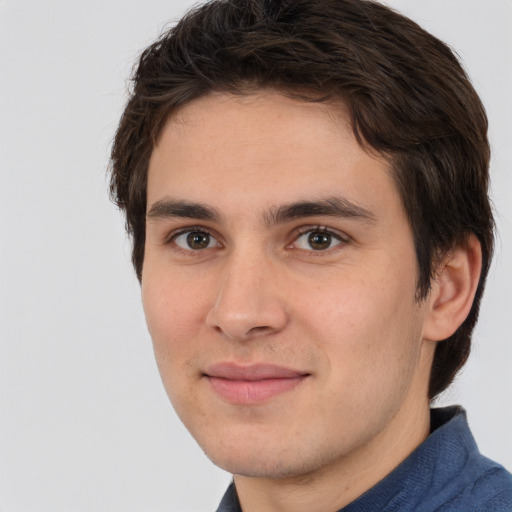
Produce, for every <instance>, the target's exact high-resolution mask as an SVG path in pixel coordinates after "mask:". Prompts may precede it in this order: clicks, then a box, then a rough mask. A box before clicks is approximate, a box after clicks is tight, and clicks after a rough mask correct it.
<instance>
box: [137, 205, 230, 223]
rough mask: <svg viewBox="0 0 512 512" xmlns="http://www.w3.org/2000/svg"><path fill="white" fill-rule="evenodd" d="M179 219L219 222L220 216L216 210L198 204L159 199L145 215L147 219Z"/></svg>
mask: <svg viewBox="0 0 512 512" xmlns="http://www.w3.org/2000/svg"><path fill="white" fill-rule="evenodd" d="M172 217H180V218H185V219H198V220H212V221H216V222H219V221H220V220H221V219H222V215H221V214H220V212H219V211H218V210H217V209H216V208H212V207H211V206H206V205H203V204H199V203H189V202H187V201H175V200H173V199H161V200H160V201H157V202H156V203H154V204H152V205H151V208H150V209H149V211H148V212H147V214H146V218H148V219H167V218H172Z"/></svg>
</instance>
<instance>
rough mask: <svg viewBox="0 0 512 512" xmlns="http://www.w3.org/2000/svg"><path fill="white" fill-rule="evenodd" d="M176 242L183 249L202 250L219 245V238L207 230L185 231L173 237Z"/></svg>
mask: <svg viewBox="0 0 512 512" xmlns="http://www.w3.org/2000/svg"><path fill="white" fill-rule="evenodd" d="M173 241H174V243H175V244H176V245H177V246H178V247H180V248H181V249H186V250H189V251H190V250H192V251H200V250H201V249H209V248H210V247H218V246H219V243H218V242H217V240H216V239H215V238H214V237H213V236H211V235H210V233H208V232H206V231H198V230H193V231H185V232H183V233H180V234H179V235H177V236H176V237H175V238H174V239H173Z"/></svg>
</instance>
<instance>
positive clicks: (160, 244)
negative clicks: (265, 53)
mask: <svg viewBox="0 0 512 512" xmlns="http://www.w3.org/2000/svg"><path fill="white" fill-rule="evenodd" d="M327 198H328V199H329V200H333V201H334V200H335V201H337V203H335V204H337V205H338V206H339V205H340V204H341V205H342V206H343V208H341V211H336V212H332V211H328V208H325V205H326V204H331V203H332V201H331V203H328V202H326V199H327ZM333 198H334V199H333ZM298 202H300V203H308V205H309V206H307V207H302V209H300V208H299V209H297V208H296V210H295V212H294V214H293V215H292V214H291V213H290V211H291V210H290V208H288V209H287V208H286V207H287V206H289V205H290V204H295V203H298ZM183 203H186V204H187V205H189V206H190V204H193V205H194V208H190V207H189V208H188V209H187V208H185V209H184V208H183V207H182V206H183ZM311 203H312V204H315V205H318V204H320V205H321V206H323V209H320V210H317V211H319V212H320V213H318V214H317V213H315V212H314V211H311V210H312V209H311ZM198 205H199V206H201V207H202V209H200V208H198V207H197V206H198ZM308 208H309V209H308ZM205 210H206V213H208V215H205ZM338 210H340V209H339V208H338ZM279 212H281V214H279ZM283 212H285V213H284V214H283ZM189 235H190V236H189ZM194 237H196V242H197V240H199V241H200V243H199V244H197V243H196V244H195V245H194V243H193V244H192V245H193V248H192V247H191V246H190V242H191V240H192V242H193V239H194ZM197 237H199V238H197ZM312 241H313V242H314V244H313V245H312ZM318 242H320V243H318ZM201 244H202V245H201ZM468 247H469V249H464V250H462V249H461V250H458V251H454V252H453V253H452V254H451V255H450V258H449V259H448V260H447V261H446V262H445V263H444V266H443V272H440V277H439V279H438V281H436V282H435V283H433V286H432V291H431V293H430V295H429V296H428V297H427V299H426V300H424V301H422V302H420V303H418V302H417V301H416V300H415V292H416V283H417V277H418V273H417V264H416V257H415V252H414V245H413V239H412V234H411V229H410V226H409V223H408V221H407V218H406V215H405V212H404V210H403V207H402V203H401V201H400V197H399V194H398V191H397V189H396V187H395V184H394V182H393V180H392V178H391V176H390V173H389V163H388V162H387V161H386V160H385V159H384V158H382V157H379V156H376V155H373V154H371V153H369V152H367V151H365V150H364V149H363V148H361V147H360V146H359V145H358V143H357V142H356V140H355V138H354V136H353V134H352V131H351V129H350V127H349V126H348V124H347V121H346V116H345V113H344V111H343V107H342V106H340V105H337V106H333V105H329V104H318V103H306V102H301V101H296V100H292V99H289V98H286V97H284V96H282V95H280V94H278V93H276V92H271V91H261V92H259V93H257V94H252V95H249V96H231V95H227V94H220V93H215V94H210V95H209V96H205V97H202V98H200V99H198V100H195V101H193V102H191V103H189V104H188V105H186V106H185V107H183V108H182V109H181V110H180V111H179V112H178V113H177V114H174V115H173V116H172V117H171V118H170V120H169V121H168V123H167V124H166V126H165V128H164V129H163V132H162V134H161V136H160V138H159V141H158V144H157V145H156V146H155V148H154V151H153V153H152V157H151V160H150V165H149V175H148V217H147V236H146V246H145V261H144V267H143V274H142V296H143V304H144V309H145V314H146V318H147V323H148V327H149V331H150V333H151V337H152V339H153V343H154V350H155V355H156V359H157V362H158V366H159V370H160V373H161V376H162V380H163V383H164V385H165V388H166V391H167V393H168V395H169V398H170V400H171V402H172V404H173V406H174V408H175V409H176V411H177V413H178V415H179V416H180V418H181V419H182V421H183V422H184V424H185V426H186V427H187V428H188V429H189V431H190V432H191V434H192V435H193V436H194V438H195V439H196V440H197V442H198V443H199V444H200V446H201V447H202V448H203V449H204V451H205V452H206V454H207V455H208V457H209V458H210V459H211V460H212V461H213V462H214V463H216V464H217V465H219V466H220V467H222V468H224V469H226V470H227V471H230V472H231V473H233V474H234V479H235V484H236V487H237V491H238V494H239V497H240V500H241V503H242V506H243V509H244V512H252V511H256V510H258V511H259V512H265V511H286V510H294V511H302V510H304V511H306V510H307V511H310V512H311V511H317V510H318V511H320V510H321V511H324V512H325V511H328V510H332V511H335V510H338V509H339V508H341V507H343V506H344V505H346V504H347V503H349V502H351V501H352V500H353V499H355V498H356V497H357V496H359V495H360V494H362V493H363V492H365V491H366V490H367V489H369V488H370V487H371V486H372V485H374V484H375V483H376V482H378V481H379V480H381V479H382V478H383V477H384V476H385V475H386V474H388V473H389V472H390V471H391V470H392V469H393V468H394V467H396V466H397V465H398V464H399V463H400V462H401V461H402V460H403V459H405V458H406V457H407V455H409V454H410V453H411V451H413V450H414V448H416V447H417V446H418V445H419V444H420V443H421V442H422V441H423V440H424V439H425V438H426V437H427V435H428V432H429V401H428V397H427V388H428V378H429V372H430V367H431V362H432V357H433V353H434V349H435V345H436V342H437V341H438V340H441V339H444V338H445V337H447V336H449V335H450V331H453V330H454V329H456V327H457V325H458V324H459V323H460V322H462V320H463V319H464V318H465V314H467V310H468V308H469V306H470V304H471V300H472V297H471V294H472V293H474V287H475V286H476V285H475V284H474V281H475V279H477V278H478V265H479V246H478V243H477V242H475V241H474V240H470V243H469V244H468ZM226 362H227V363H230V364H234V365H236V367H237V368H247V367H250V366H251V365H253V364H257V363H265V364H272V365H279V367H285V368H287V369H291V370H293V371H294V372H297V373H298V374H299V375H300V377H299V378H298V379H297V380H298V382H297V383H296V384H294V385H293V386H291V387H290V388H286V389H285V390H284V391H282V392H278V393H276V394H273V395H272V396H270V397H269V398H263V399H261V396H259V395H258V396H256V399H254V400H252V401H251V399H250V397H249V398H247V397H248V395H247V394H244V393H245V392H244V393H242V394H241V395H236V396H237V397H238V396H241V399H240V400H239V401H238V402H236V400H235V401H233V400H232V399H231V400H230V399H226V397H225V396H223V395H222V394H219V393H218V390H216V389H215V386H213V384H212V382H213V380H212V379H211V378H210V377H209V376H208V375H209V372H210V369H211V368H212V365H216V364H218V363H226ZM244 389H245V388H244ZM251 396H252V395H251ZM235 402H236V403H235Z"/></svg>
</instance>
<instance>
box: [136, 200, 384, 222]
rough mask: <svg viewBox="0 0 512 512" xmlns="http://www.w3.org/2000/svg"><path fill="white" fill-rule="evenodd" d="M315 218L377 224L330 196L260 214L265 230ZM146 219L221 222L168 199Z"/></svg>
mask: <svg viewBox="0 0 512 512" xmlns="http://www.w3.org/2000/svg"><path fill="white" fill-rule="evenodd" d="M315 216H327V217H336V218H347V219H354V220H358V221H362V222H366V223H371V224H374V223H375V222H376V221H377V218H376V217H375V215H374V214H373V213H372V212H371V211H369V210H367V209H365V208H363V207H362V206H359V205H357V204H355V203H353V202H351V201H349V200H348V199H346V198H342V197H334V196H333V197H327V198H324V199H319V200H315V201H310V200H305V201H294V202H292V203H289V204H284V205H281V206H277V207H273V208H270V210H269V211H267V212H265V213H264V215H263V218H264V220H265V223H266V224H267V225H268V226H274V225H277V224H283V223H285V222H289V221H291V220H294V219H298V218H304V217H315ZM146 217H147V218H148V219H167V218H173V217H178V218H187V219H197V220H210V221H214V222H221V221H222V219H223V216H222V214H221V213H220V211H219V210H217V209H216V208H213V207H212V206H208V205H204V204H200V203H191V202H188V201H179V200H174V199H169V198H165V199H161V200H160V201H157V202H156V203H154V204H153V205H151V208H150V209H149V211H148V213H147V214H146Z"/></svg>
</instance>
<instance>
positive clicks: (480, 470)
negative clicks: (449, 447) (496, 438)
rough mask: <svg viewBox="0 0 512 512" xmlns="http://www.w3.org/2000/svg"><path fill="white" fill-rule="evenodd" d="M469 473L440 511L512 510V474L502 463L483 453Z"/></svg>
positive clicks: (481, 511) (508, 511)
mask: <svg viewBox="0 0 512 512" xmlns="http://www.w3.org/2000/svg"><path fill="white" fill-rule="evenodd" d="M464 473H465V472H464ZM467 476H468V478H467V482H465V485H464V486H463V487H462V488H461V489H460V492H459V493H457V495H455V496H453V498H452V499H451V500H450V501H448V502H447V503H445V504H444V506H443V507H442V508H440V509H438V510H439V512H441V511H443V512H444V511H446V512H512V475H511V474H510V473H509V472H508V471H507V470H506V469H505V468H504V467H503V466H500V465H499V464H497V463H496V462H493V461H491V460H489V459H487V458H486V457H483V456H480V457H479V460H477V461H474V467H473V468H468V475H467ZM461 477H464V474H463V475H461Z"/></svg>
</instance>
